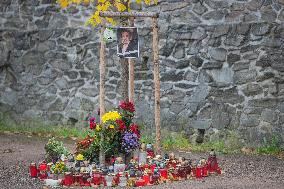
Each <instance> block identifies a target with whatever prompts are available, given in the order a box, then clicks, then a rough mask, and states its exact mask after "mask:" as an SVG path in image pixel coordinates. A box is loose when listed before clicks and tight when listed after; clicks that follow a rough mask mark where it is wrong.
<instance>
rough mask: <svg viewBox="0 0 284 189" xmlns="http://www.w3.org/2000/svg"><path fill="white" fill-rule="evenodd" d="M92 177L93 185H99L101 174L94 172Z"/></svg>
mask: <svg viewBox="0 0 284 189" xmlns="http://www.w3.org/2000/svg"><path fill="white" fill-rule="evenodd" d="M92 178H93V183H94V184H95V185H100V184H101V182H102V176H101V174H99V173H94V174H93V177H92Z"/></svg>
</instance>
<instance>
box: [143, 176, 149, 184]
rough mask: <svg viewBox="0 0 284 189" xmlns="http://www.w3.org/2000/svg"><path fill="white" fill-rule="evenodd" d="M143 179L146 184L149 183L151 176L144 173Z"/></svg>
mask: <svg viewBox="0 0 284 189" xmlns="http://www.w3.org/2000/svg"><path fill="white" fill-rule="evenodd" d="M143 180H144V181H145V185H148V184H149V183H150V176H149V175H148V174H147V175H143Z"/></svg>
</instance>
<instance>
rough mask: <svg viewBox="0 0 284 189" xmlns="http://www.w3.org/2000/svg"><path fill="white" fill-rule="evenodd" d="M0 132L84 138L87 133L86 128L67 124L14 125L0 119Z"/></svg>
mask: <svg viewBox="0 0 284 189" xmlns="http://www.w3.org/2000/svg"><path fill="white" fill-rule="evenodd" d="M0 132H1V133H5V132H11V133H19V134H26V135H37V136H46V137H52V136H54V137H60V138H72V137H76V138H84V137H86V136H87V134H88V129H78V128H73V127H72V128H71V127H68V126H51V125H42V124H38V125H34V124H32V125H16V124H13V123H5V122H3V121H0Z"/></svg>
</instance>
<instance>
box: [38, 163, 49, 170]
mask: <svg viewBox="0 0 284 189" xmlns="http://www.w3.org/2000/svg"><path fill="white" fill-rule="evenodd" d="M46 170H47V164H46V163H45V162H42V163H41V164H40V165H39V171H46Z"/></svg>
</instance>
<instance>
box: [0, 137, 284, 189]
mask: <svg viewBox="0 0 284 189" xmlns="http://www.w3.org/2000/svg"><path fill="white" fill-rule="evenodd" d="M47 140H48V138H45V137H28V136H24V135H16V134H7V133H6V134H0V160H1V161H0V189H10V188H11V189H18V188H21V189H30V188H43V183H41V182H40V181H39V180H38V179H31V178H30V177H29V171H28V168H29V164H30V163H31V162H37V163H38V162H40V161H41V160H43V159H44V144H45V143H46V142H47ZM64 143H65V144H66V146H67V147H69V148H72V147H73V146H74V141H64ZM179 155H181V156H185V157H189V158H191V159H192V160H197V159H198V157H201V156H205V155H206V154H192V153H189V152H188V153H185V152H180V154H179ZM218 159H219V164H220V167H221V168H222V170H223V172H224V173H223V174H222V175H219V176H210V177H207V178H204V179H203V180H187V181H182V182H174V183H168V184H162V185H158V186H149V187H145V188H161V189H162V188H208V189H213V188H216V189H222V188H250V189H251V188H256V189H259V188H263V189H264V188H265V189H266V188H277V189H280V188H283V189H284V160H283V159H277V158H276V157H273V156H257V155H243V154H238V155H220V156H218Z"/></svg>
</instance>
